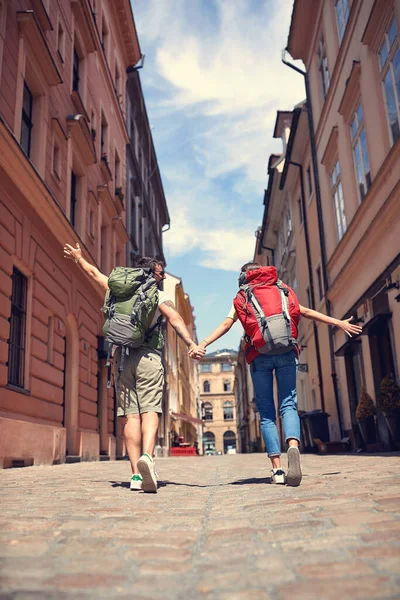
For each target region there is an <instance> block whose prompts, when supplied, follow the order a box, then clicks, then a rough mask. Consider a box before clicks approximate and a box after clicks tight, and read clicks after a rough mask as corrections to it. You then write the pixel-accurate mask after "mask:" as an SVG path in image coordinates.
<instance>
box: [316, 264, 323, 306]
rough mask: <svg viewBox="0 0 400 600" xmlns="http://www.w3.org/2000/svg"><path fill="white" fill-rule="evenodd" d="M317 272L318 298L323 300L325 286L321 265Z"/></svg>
mask: <svg viewBox="0 0 400 600" xmlns="http://www.w3.org/2000/svg"><path fill="white" fill-rule="evenodd" d="M315 273H316V275H317V285H318V299H319V301H320V302H321V300H322V298H323V297H324V288H323V285H322V273H321V267H317V268H316V271H315Z"/></svg>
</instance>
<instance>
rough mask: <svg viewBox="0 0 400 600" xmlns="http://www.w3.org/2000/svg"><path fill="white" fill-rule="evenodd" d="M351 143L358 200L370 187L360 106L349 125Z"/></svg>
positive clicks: (365, 139) (366, 149)
mask: <svg viewBox="0 0 400 600" xmlns="http://www.w3.org/2000/svg"><path fill="white" fill-rule="evenodd" d="M350 135H351V143H352V146H353V157H354V164H355V168H356V177H357V184H358V191H359V194H360V200H361V201H362V200H363V199H364V197H365V194H366V193H367V191H368V190H369V188H370V187H371V173H370V168H369V158H368V148H367V138H366V135H365V129H364V116H363V109H362V106H361V104H360V105H359V106H358V108H357V110H356V112H355V113H354V117H353V120H352V122H351V124H350Z"/></svg>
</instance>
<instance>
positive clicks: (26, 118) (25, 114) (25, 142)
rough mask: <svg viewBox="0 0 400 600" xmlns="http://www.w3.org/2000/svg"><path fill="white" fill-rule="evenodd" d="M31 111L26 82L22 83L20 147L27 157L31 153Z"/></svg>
mask: <svg viewBox="0 0 400 600" xmlns="http://www.w3.org/2000/svg"><path fill="white" fill-rule="evenodd" d="M32 113H33V95H32V92H31V90H30V89H29V88H28V86H27V85H26V83H24V95H23V98H22V122H21V147H22V150H23V151H24V152H25V154H26V155H27V156H29V157H30V155H31V142H32V127H33V121H32Z"/></svg>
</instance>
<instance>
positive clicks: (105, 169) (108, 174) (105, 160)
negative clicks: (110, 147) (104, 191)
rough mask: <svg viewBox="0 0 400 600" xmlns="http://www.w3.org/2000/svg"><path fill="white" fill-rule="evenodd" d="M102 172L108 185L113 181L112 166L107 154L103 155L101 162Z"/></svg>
mask: <svg viewBox="0 0 400 600" xmlns="http://www.w3.org/2000/svg"><path fill="white" fill-rule="evenodd" d="M100 167H101V172H102V173H103V177H104V180H105V181H106V182H107V183H108V182H109V181H112V180H113V176H112V173H111V169H110V165H109V164H108V158H107V154H103V156H102V157H101V160H100Z"/></svg>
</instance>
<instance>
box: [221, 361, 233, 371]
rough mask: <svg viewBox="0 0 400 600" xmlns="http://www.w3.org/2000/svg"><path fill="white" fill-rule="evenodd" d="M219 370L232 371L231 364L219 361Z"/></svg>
mask: <svg viewBox="0 0 400 600" xmlns="http://www.w3.org/2000/svg"><path fill="white" fill-rule="evenodd" d="M221 371H232V365H231V364H229V363H221Z"/></svg>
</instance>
